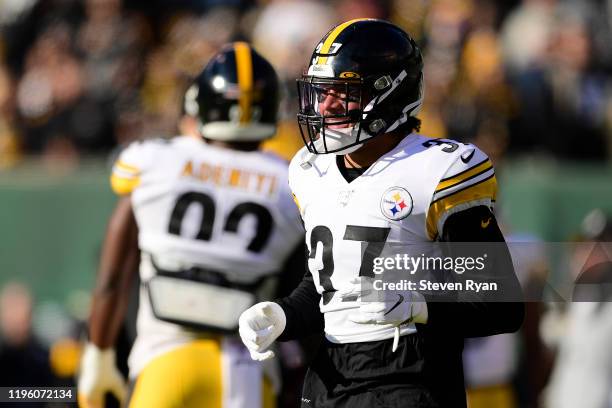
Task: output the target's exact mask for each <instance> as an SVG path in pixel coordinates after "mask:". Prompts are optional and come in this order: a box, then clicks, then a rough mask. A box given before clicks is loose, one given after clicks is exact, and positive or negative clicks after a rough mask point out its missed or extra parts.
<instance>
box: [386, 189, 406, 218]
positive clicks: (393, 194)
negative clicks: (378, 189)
mask: <svg viewBox="0 0 612 408" xmlns="http://www.w3.org/2000/svg"><path fill="white" fill-rule="evenodd" d="M412 205H413V204H412V196H411V195H410V193H409V192H408V190H406V189H405V188H402V187H397V186H395V187H391V188H389V189H387V191H385V192H384V193H383V195H382V197H381V199H380V211H381V212H382V214H383V215H384V216H385V218H387V219H389V220H391V221H399V220H402V219H404V218H406V217H407V216H409V215H410V213H411V212H412Z"/></svg>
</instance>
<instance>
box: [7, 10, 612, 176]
mask: <svg viewBox="0 0 612 408" xmlns="http://www.w3.org/2000/svg"><path fill="white" fill-rule="evenodd" d="M364 16H366V17H378V18H385V19H389V20H391V21H392V22H394V23H396V24H398V25H400V26H402V27H403V28H405V29H406V30H408V31H409V32H410V33H411V34H412V35H413V36H414V37H415V38H417V39H418V41H419V43H420V44H421V45H422V47H423V50H424V55H425V80H426V97H425V106H424V109H423V111H422V113H421V118H422V119H423V127H422V130H421V131H422V133H424V134H428V135H430V136H435V137H450V138H455V139H459V140H465V141H473V142H476V143H477V144H478V145H479V146H480V147H481V148H483V149H484V150H485V151H487V153H489V155H490V156H492V158H493V160H494V161H496V160H501V159H502V158H504V157H506V156H508V155H518V154H525V153H528V154H540V155H545V156H552V157H554V158H560V159H571V160H598V161H603V160H607V159H608V158H609V157H610V153H611V152H612V75H611V72H612V49H611V48H610V47H609V39H610V38H612V32H611V27H612V24H611V22H612V2H610V1H606V0H591V1H577V0H576V1H571V0H523V1H520V0H515V1H504V2H501V1H493V0H431V1H425V0H421V1H402V0H360V1H354V0H335V1H326V2H324V1H315V0H310V1H307V0H268V1H264V0H260V1H257V0H233V1H215V0H181V1H172V2H171V1H165V0H156V1H144V0H123V1H122V0H38V1H37V0H27V1H25V0H24V1H9V0H0V168H2V167H8V166H11V165H13V164H15V163H17V162H18V161H19V160H20V158H21V157H24V156H27V155H40V156H41V157H43V158H44V159H45V160H48V161H50V162H51V163H53V162H58V161H59V162H62V163H64V164H66V163H76V162H78V160H79V158H80V157H82V156H84V155H85V156H86V155H100V154H102V155H104V154H105V153H108V152H109V151H111V150H112V149H113V148H114V147H115V146H118V145H122V144H125V143H127V142H129V141H130V140H133V139H138V138H143V137H159V136H165V137H168V136H171V135H173V134H176V133H177V132H178V130H177V129H176V123H177V119H178V118H179V115H180V114H181V106H180V105H181V98H182V95H183V93H184V90H185V89H186V87H187V84H188V83H189V81H190V80H191V79H192V78H193V77H194V75H196V74H197V73H198V71H199V70H200V69H201V68H202V66H203V65H204V64H205V63H206V62H207V59H208V58H209V56H210V55H211V54H212V53H213V52H214V51H215V50H217V49H218V48H219V47H220V46H221V45H222V44H224V43H226V42H228V41H231V40H236V39H241V40H249V41H252V42H253V43H254V45H255V47H256V48H257V49H258V50H259V51H260V52H261V53H262V54H263V55H264V56H265V57H267V58H268V59H270V60H271V62H272V63H273V65H274V66H275V67H276V68H277V70H278V72H279V75H280V77H281V79H282V80H283V83H284V84H285V93H284V95H285V100H284V103H283V104H282V107H283V109H282V121H281V126H280V128H279V134H278V135H277V138H276V139H275V140H273V141H271V146H272V148H274V149H276V150H278V151H280V153H281V154H283V155H285V156H286V157H289V156H291V155H292V153H293V152H295V150H296V149H297V148H299V146H300V143H301V142H300V138H299V135H298V131H297V127H296V125H295V119H294V118H295V110H296V105H297V101H296V95H295V94H296V91H295V78H296V77H298V76H299V75H300V74H301V72H302V70H303V69H304V67H305V64H306V63H307V62H308V61H307V60H308V58H307V55H309V54H310V52H311V51H312V48H313V47H314V45H315V43H316V42H317V41H318V39H319V38H321V36H322V35H323V34H324V33H325V32H326V31H327V30H328V29H329V28H330V27H331V26H333V25H334V24H336V23H338V22H340V21H345V20H348V19H352V18H356V17H364Z"/></svg>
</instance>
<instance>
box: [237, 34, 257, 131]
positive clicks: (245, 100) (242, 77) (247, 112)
mask: <svg viewBox="0 0 612 408" xmlns="http://www.w3.org/2000/svg"><path fill="white" fill-rule="evenodd" d="M234 54H235V55H236V70H237V71H238V88H239V89H240V97H239V99H238V104H239V106H240V123H241V124H243V123H248V122H250V121H251V103H252V99H253V61H252V59H251V47H250V46H249V45H248V44H247V43H245V42H237V43H235V44H234Z"/></svg>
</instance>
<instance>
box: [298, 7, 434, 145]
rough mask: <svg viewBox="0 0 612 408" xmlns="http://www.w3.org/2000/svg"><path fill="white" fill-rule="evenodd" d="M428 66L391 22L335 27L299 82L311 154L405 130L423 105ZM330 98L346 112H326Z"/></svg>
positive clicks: (303, 126)
mask: <svg viewBox="0 0 612 408" xmlns="http://www.w3.org/2000/svg"><path fill="white" fill-rule="evenodd" d="M422 68H423V59H422V56H421V51H420V50H419V48H418V46H417V45H416V43H415V42H414V40H413V39H412V38H410V36H409V35H408V34H407V33H406V32H405V31H403V30H402V29H401V28H399V27H397V26H395V25H393V24H391V23H389V22H386V21H383V20H376V19H356V20H351V21H347V22H345V23H343V24H340V25H338V26H336V27H334V28H333V29H332V30H330V31H329V32H328V33H327V34H326V35H325V36H324V37H323V38H322V39H321V41H320V42H319V44H318V45H317V47H316V49H315V50H314V53H313V54H312V59H311V61H310V66H309V67H308V71H307V73H306V74H304V75H303V76H302V78H301V79H300V80H298V92H299V97H300V109H299V113H298V124H299V125H300V132H301V134H302V138H303V139H304V143H305V144H306V146H307V147H308V150H309V151H310V152H312V153H336V154H346V153H350V152H352V151H355V150H357V149H358V148H359V147H360V146H361V145H362V144H363V143H364V142H365V141H366V140H368V139H370V138H372V137H375V136H378V135H381V134H384V133H388V132H391V131H393V130H398V129H401V128H402V127H405V125H406V124H407V123H408V122H411V121H410V120H409V118H410V117H412V116H415V115H416V114H417V113H418V112H419V110H420V107H421V103H422V101H423V73H422ZM330 95H334V96H335V97H336V104H337V105H339V106H340V108H338V107H336V109H335V110H333V111H332V112H329V111H327V110H323V112H322V108H321V106H322V104H323V102H324V100H325V99H326V98H328V97H329V96H330ZM413 123H414V122H413Z"/></svg>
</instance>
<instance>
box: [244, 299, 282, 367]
mask: <svg viewBox="0 0 612 408" xmlns="http://www.w3.org/2000/svg"><path fill="white" fill-rule="evenodd" d="M286 324H287V318H286V317H285V312H284V311H283V308H282V307H280V306H279V305H278V304H276V303H274V302H261V303H257V304H256V305H253V306H251V307H250V308H248V309H247V310H245V311H244V312H242V314H241V315H240V318H239V319H238V325H239V329H238V332H239V333H240V338H241V339H242V342H243V343H244V345H245V346H246V347H247V348H248V349H249V352H250V353H251V358H252V359H253V360H256V361H263V360H267V359H269V358H272V357H274V352H273V351H272V350H268V347H270V345H271V344H272V343H273V342H274V340H276V338H277V337H278V336H280V335H281V334H282V333H283V330H285V325H286Z"/></svg>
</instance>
